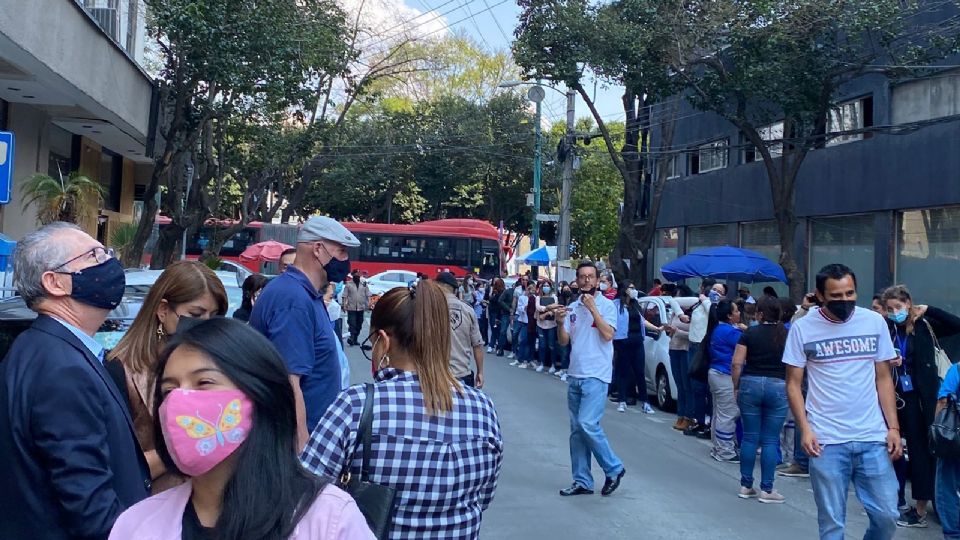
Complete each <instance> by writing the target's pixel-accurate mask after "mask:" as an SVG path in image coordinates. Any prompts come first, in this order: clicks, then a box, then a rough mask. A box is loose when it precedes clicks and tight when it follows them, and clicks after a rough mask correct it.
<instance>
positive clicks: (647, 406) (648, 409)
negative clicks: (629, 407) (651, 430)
mask: <svg viewBox="0 0 960 540" xmlns="http://www.w3.org/2000/svg"><path fill="white" fill-rule="evenodd" d="M643 412H645V413H647V414H654V413H655V412H656V411H654V410H653V407H651V406H650V404H649V403H644V404H643Z"/></svg>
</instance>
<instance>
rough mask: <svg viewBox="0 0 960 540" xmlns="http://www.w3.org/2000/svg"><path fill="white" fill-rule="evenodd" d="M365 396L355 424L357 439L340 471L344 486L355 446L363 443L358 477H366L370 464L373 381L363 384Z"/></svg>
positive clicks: (346, 482) (348, 476) (348, 480)
mask: <svg viewBox="0 0 960 540" xmlns="http://www.w3.org/2000/svg"><path fill="white" fill-rule="evenodd" d="M364 387H365V388H364V390H365V397H364V400H363V411H362V412H361V413H360V424H359V425H358V426H357V439H356V441H355V442H354V443H353V451H352V452H350V456H349V457H348V458H347V459H346V460H344V464H343V470H342V471H341V472H340V485H341V487H346V485H347V484H348V483H349V482H350V465H351V464H353V458H354V457H356V455H357V447H358V446H360V445H361V444H362V445H363V450H362V452H363V454H362V459H361V466H360V479H361V480H363V479H364V478H366V475H367V473H368V469H369V464H370V431H371V430H370V426H371V424H372V423H373V396H374V391H373V390H374V388H373V383H366V384H365V385H364Z"/></svg>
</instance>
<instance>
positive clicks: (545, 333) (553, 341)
mask: <svg viewBox="0 0 960 540" xmlns="http://www.w3.org/2000/svg"><path fill="white" fill-rule="evenodd" d="M537 339H538V340H539V342H540V344H539V345H538V346H537V352H538V353H539V355H540V365H541V366H543V367H544V368H549V367H551V366H553V365H554V364H559V362H557V360H558V359H559V356H560V355H558V354H557V348H558V347H559V346H560V344H559V343H557V329H556V327H554V328H540V327H539V326H538V327H537ZM558 368H559V366H558Z"/></svg>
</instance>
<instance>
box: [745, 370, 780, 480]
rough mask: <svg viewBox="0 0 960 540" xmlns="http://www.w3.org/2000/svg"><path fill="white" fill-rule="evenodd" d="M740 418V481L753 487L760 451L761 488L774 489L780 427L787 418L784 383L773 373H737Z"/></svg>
mask: <svg viewBox="0 0 960 540" xmlns="http://www.w3.org/2000/svg"><path fill="white" fill-rule="evenodd" d="M738 401H739V403H740V420H741V421H742V422H743V442H741V443H740V485H741V486H743V487H745V488H752V487H753V467H754V465H756V461H757V446H758V444H759V446H760V448H762V449H763V450H762V452H761V454H760V489H761V490H762V491H766V492H770V491H773V476H774V473H775V472H776V469H777V461H778V458H779V455H778V454H779V450H780V429H781V428H782V427H783V422H784V421H785V420H786V419H787V383H786V382H785V381H784V380H783V379H776V378H773V377H755V376H752V375H746V376H743V377H740V392H739V395H738Z"/></svg>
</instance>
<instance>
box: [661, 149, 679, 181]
mask: <svg viewBox="0 0 960 540" xmlns="http://www.w3.org/2000/svg"><path fill="white" fill-rule="evenodd" d="M665 159H666V161H667V165H666V167H667V172H666V176H667V180H672V179H674V178H680V176H681V175H682V174H681V171H680V156H676V155H673V156H670V157H668V158H665Z"/></svg>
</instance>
